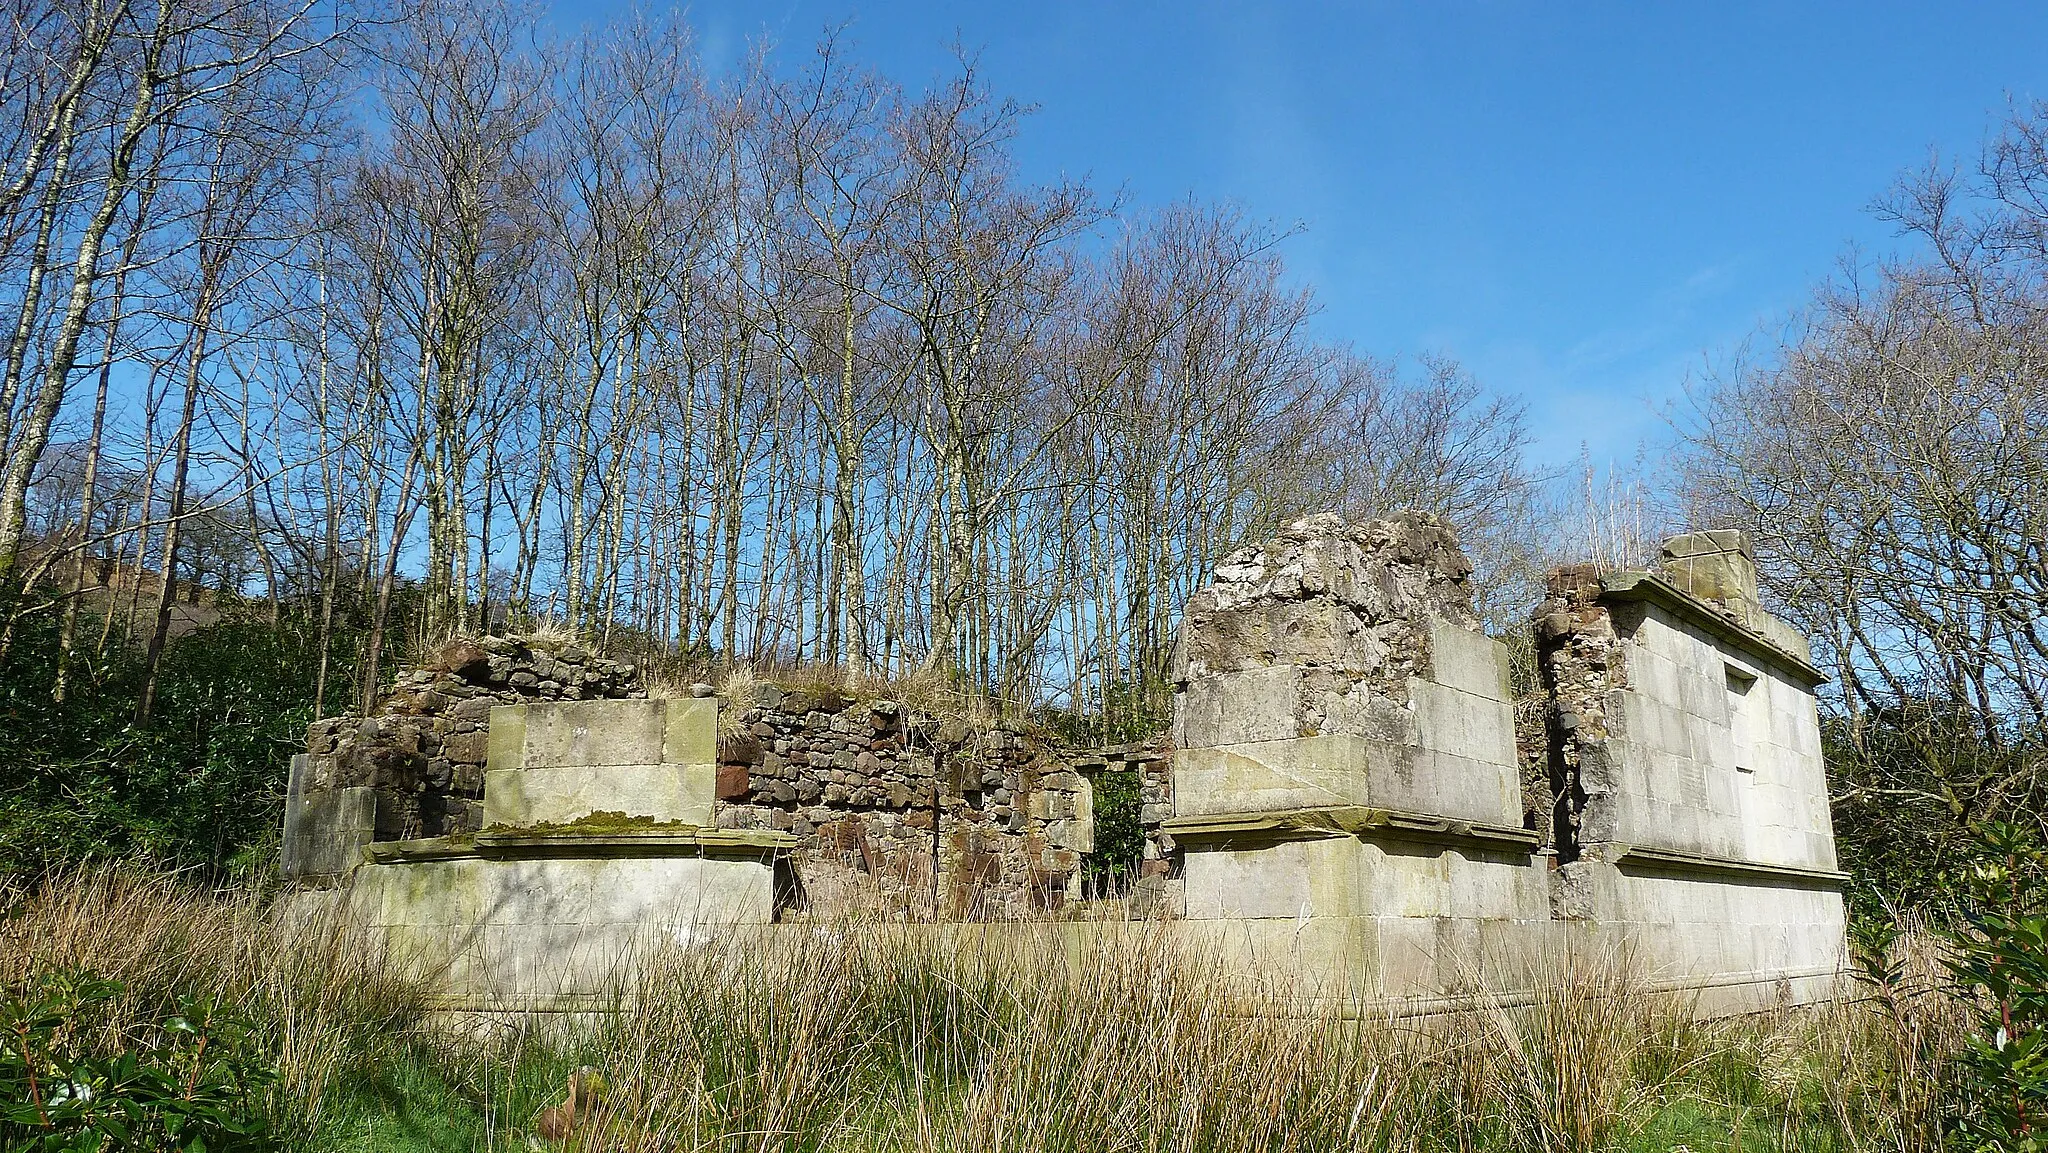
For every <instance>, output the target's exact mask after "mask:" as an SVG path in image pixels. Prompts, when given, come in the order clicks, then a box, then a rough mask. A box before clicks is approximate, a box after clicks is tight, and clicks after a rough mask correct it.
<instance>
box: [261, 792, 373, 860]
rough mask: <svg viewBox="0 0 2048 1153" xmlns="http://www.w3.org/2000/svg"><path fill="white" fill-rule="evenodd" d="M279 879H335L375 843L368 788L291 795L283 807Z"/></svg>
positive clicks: (370, 795)
mask: <svg viewBox="0 0 2048 1153" xmlns="http://www.w3.org/2000/svg"><path fill="white" fill-rule="evenodd" d="M284 824H285V827H284V846H283V858H284V859H283V866H284V869H283V871H284V875H285V877H286V878H288V879H292V880H310V879H315V878H328V877H339V876H342V875H344V874H346V873H348V872H349V871H350V870H351V869H354V868H355V867H356V865H357V864H359V863H360V862H361V860H362V855H363V849H364V848H365V847H366V846H368V845H369V843H370V842H371V841H372V840H374V839H375V838H376V829H377V791H376V790H375V789H371V788H367V787H361V786H358V787H355V788H345V789H318V790H306V791H303V792H296V791H295V792H294V793H293V794H291V795H288V796H287V799H286V802H285V822H284Z"/></svg>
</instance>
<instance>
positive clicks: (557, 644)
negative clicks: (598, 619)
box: [507, 620, 583, 653]
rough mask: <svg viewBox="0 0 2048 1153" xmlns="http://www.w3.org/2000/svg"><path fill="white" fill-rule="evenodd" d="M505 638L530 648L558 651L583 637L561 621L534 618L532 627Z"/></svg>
mask: <svg viewBox="0 0 2048 1153" xmlns="http://www.w3.org/2000/svg"><path fill="white" fill-rule="evenodd" d="M507 639H509V640H514V641H517V642H519V643H520V644H523V645H525V646H526V647H527V648H530V649H540V650H542V651H543V652H550V653H558V652H561V651H562V650H563V649H566V648H568V647H569V646H570V645H573V644H577V643H580V642H581V641H582V639H583V637H582V634H580V633H578V632H577V631H576V630H575V629H574V628H573V627H571V626H570V625H568V624H567V623H565V622H563V621H557V620H536V621H535V622H534V623H533V627H531V628H529V629H527V630H525V631H524V632H519V633H514V634H512V636H510V637H509V638H507Z"/></svg>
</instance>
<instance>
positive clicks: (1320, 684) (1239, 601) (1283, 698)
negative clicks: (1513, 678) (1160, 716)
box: [1174, 514, 1478, 748]
mask: <svg viewBox="0 0 2048 1153" xmlns="http://www.w3.org/2000/svg"><path fill="white" fill-rule="evenodd" d="M1471 571H1472V565H1471V563H1470V562H1469V561H1467V560H1466V559H1465V554H1464V553H1463V552H1462V551H1461V550H1460V549H1459V547H1458V539H1457V536H1456V535H1455V534H1454V533H1453V532H1452V531H1451V530H1450V528H1449V527H1448V526H1446V525H1445V524H1444V523H1443V522H1441V521H1439V520H1437V519H1435V518H1433V517H1426V516H1422V515H1420V514H1407V515H1404V516H1401V517H1397V518H1394V519H1391V520H1376V521H1369V522H1366V523H1364V524H1356V525H1354V524H1348V523H1346V522H1345V521H1344V520H1343V518H1341V517H1337V516H1334V515H1324V516H1318V517H1310V518H1308V519H1306V520H1302V521H1298V522H1296V523H1295V524H1293V525H1290V526H1289V527H1288V528H1287V529H1286V531H1284V532H1283V533H1282V534H1281V535H1280V536H1278V537H1277V538H1275V539H1274V540H1272V541H1269V542H1267V543H1265V544H1262V545H1258V546H1254V547H1252V548H1247V549H1241V550H1239V551H1238V552H1235V553H1232V554H1231V555H1229V556H1228V557H1225V558H1224V560H1223V563H1222V564H1220V565H1218V566H1217V568H1216V579H1215V580H1214V581H1213V582H1212V583H1211V584H1210V585H1209V587H1207V588H1205V589H1203V590H1202V591H1201V592H1198V593H1196V594H1195V595H1194V597H1193V598H1192V599H1191V600H1189V602H1188V606H1187V612H1186V615H1185V618H1184V620H1183V623H1182V626H1181V649H1180V652H1179V653H1178V654H1177V665H1176V668H1175V675H1174V679H1175V681H1176V682H1177V683H1179V684H1182V685H1184V686H1186V693H1185V697H1184V699H1183V701H1182V707H1181V708H1180V710H1179V711H1178V714H1177V716H1176V723H1178V724H1179V725H1180V726H1181V731H1180V732H1178V733H1176V740H1175V744H1176V745H1178V746H1179V747H1181V748H1189V747H1193V746H1210V745H1230V744H1236V743H1239V742H1243V741H1255V740H1272V739H1282V738H1293V737H1308V736H1316V735H1318V734H1322V733H1355V734H1360V735H1370V736H1376V737H1379V738H1382V739H1385V740H1401V739H1402V738H1403V737H1404V735H1405V734H1407V733H1408V732H1409V730H1410V729H1411V728H1412V726H1413V720H1412V718H1411V715H1410V713H1409V710H1408V705H1409V701H1408V693H1407V681H1408V678H1409V676H1410V675H1411V674H1413V673H1414V672H1415V671H1416V669H1417V667H1418V664H1419V662H1421V661H1423V660H1425V659H1426V654H1427V652H1428V647H1429V646H1428V637H1427V629H1428V622H1429V621H1430V620H1431V618H1432V617H1434V618H1437V619H1441V620H1445V621H1449V622H1451V623H1453V624H1455V625H1457V626H1460V627H1463V628H1468V629H1470V628H1477V627H1478V617H1477V616H1476V615H1475V614H1474V612H1473V610H1472V596H1471V592H1470V590H1469V589H1468V588H1467V587H1466V584H1465V579H1466V577H1468V576H1469V575H1470V574H1471Z"/></svg>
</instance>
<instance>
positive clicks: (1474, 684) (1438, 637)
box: [1429, 616, 1511, 701]
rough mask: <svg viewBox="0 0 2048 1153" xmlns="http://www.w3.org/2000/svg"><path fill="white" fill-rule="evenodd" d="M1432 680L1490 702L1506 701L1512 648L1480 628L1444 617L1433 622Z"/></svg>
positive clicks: (1430, 650)
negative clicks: (1469, 626)
mask: <svg viewBox="0 0 2048 1153" xmlns="http://www.w3.org/2000/svg"><path fill="white" fill-rule="evenodd" d="M1429 664H1430V678H1429V679H1431V680H1433V681H1435V682H1436V683H1437V684H1440V685H1445V686H1447V687H1449V688H1454V689H1458V690H1461V691H1463V692H1467V693H1471V694H1472V695H1474V696H1477V697H1483V698H1485V699H1488V700H1495V701H1506V700H1508V699H1510V696H1511V694H1510V693H1509V691H1508V647H1507V646H1506V645H1505V644H1502V643H1501V642H1500V641H1498V640H1495V639H1494V638H1492V637H1490V636H1487V635H1486V634H1485V633H1483V632H1480V631H1478V630H1476V629H1468V628H1465V627H1463V626H1462V625H1459V624H1457V623H1455V622H1453V621H1448V620H1445V619H1444V618H1443V617H1440V616H1432V617H1430V619H1429Z"/></svg>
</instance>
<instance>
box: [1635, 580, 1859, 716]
mask: <svg viewBox="0 0 2048 1153" xmlns="http://www.w3.org/2000/svg"><path fill="white" fill-rule="evenodd" d="M1600 599H1601V600H1603V601H1643V602H1646V603H1648V604H1654V605H1656V606H1657V607H1658V608H1661V609H1664V610H1665V611H1667V612H1670V613H1671V614H1673V615H1674V616H1677V617H1679V618H1680V619H1682V620H1684V621H1685V622H1686V623H1687V624H1691V625H1695V626H1698V627H1699V628H1700V629H1701V630H1703V631H1705V632H1707V633H1710V634H1712V635H1713V636H1714V637H1715V638H1716V639H1718V640H1722V641H1726V642H1727V643H1728V644H1731V645H1733V646H1735V647H1736V648H1738V649H1741V650H1742V651H1743V652H1745V653H1748V654H1750V655H1751V656H1754V657H1757V658H1758V659H1760V660H1763V661H1765V662H1767V663H1769V664H1772V665H1776V666H1777V667H1778V668H1780V669H1783V670H1784V671H1786V672H1788V673H1791V674H1792V675H1793V676H1794V677H1796V678H1798V679H1799V680H1800V681H1801V682H1802V683H1804V684H1805V685H1806V686H1807V687H1808V688H1812V687H1813V686H1815V685H1820V684H1825V683H1827V680H1828V675H1827V674H1826V673H1824V672H1821V671H1820V670H1819V669H1817V668H1814V667H1813V665H1812V664H1811V663H1809V662H1808V661H1806V660H1804V659H1802V658H1801V657H1800V656H1799V655H1798V654H1796V653H1794V652H1792V651H1791V650H1789V649H1787V648H1785V647H1784V646H1783V645H1780V644H1778V643H1776V642H1774V641H1771V640H1768V639H1766V638H1765V637H1764V636H1762V635H1761V634H1759V633H1757V632H1755V631H1753V630H1751V629H1749V628H1747V627H1745V626H1744V625H1742V624H1740V623H1738V622H1737V621H1735V620H1733V619H1731V618H1730V617H1728V616H1727V615H1725V614H1723V613H1721V612H1719V611H1717V610H1715V609H1714V607H1713V606H1711V605H1709V604H1707V603H1706V602H1705V601H1702V600H1700V599H1699V598H1697V597H1695V596H1693V595H1692V594H1690V593H1688V592H1686V591H1685V590H1683V589H1681V588H1679V587H1678V586H1677V585H1674V584H1672V583H1671V582H1670V581H1667V580H1665V579H1664V578H1663V577H1661V576H1658V575H1657V574H1656V573H1652V572H1641V571H1635V570H1630V571H1627V572H1617V573H1609V574H1608V575H1606V576H1604V577H1602V578H1601V580H1600Z"/></svg>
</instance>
